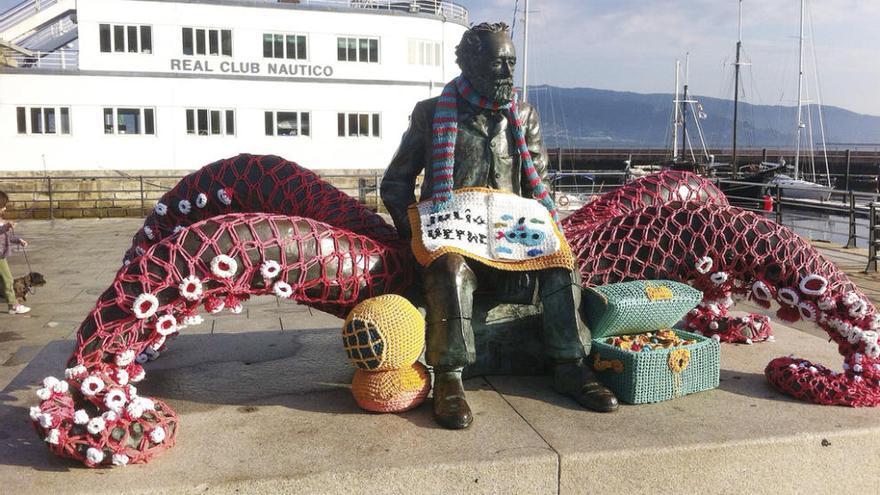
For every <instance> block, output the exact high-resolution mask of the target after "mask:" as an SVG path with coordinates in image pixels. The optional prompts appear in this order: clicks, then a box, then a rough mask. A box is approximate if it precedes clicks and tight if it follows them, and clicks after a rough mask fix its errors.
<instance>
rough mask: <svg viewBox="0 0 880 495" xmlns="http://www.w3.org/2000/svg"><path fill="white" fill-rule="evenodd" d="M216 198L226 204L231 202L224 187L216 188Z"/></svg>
mask: <svg viewBox="0 0 880 495" xmlns="http://www.w3.org/2000/svg"><path fill="white" fill-rule="evenodd" d="M217 199H219V200H220V202H221V203H223V204H224V205H226V206H229V205H231V204H232V198H231V197H230V196H229V193H228V192H226V189H218V190H217Z"/></svg>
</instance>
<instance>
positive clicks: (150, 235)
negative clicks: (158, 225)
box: [144, 225, 156, 241]
mask: <svg viewBox="0 0 880 495" xmlns="http://www.w3.org/2000/svg"><path fill="white" fill-rule="evenodd" d="M144 235H145V236H147V239H149V240H151V241H152V240H153V239H155V238H156V234H154V233H153V229H151V228H150V226H149V225H144Z"/></svg>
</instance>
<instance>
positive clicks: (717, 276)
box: [709, 272, 727, 285]
mask: <svg viewBox="0 0 880 495" xmlns="http://www.w3.org/2000/svg"><path fill="white" fill-rule="evenodd" d="M709 279H711V280H712V283H713V284H715V285H721V284H723V283H724V282H727V272H715V273H713V274H712V275H710V276H709Z"/></svg>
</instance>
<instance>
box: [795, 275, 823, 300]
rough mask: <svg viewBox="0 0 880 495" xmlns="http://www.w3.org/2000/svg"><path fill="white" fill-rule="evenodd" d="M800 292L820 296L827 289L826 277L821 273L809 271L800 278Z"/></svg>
mask: <svg viewBox="0 0 880 495" xmlns="http://www.w3.org/2000/svg"><path fill="white" fill-rule="evenodd" d="M798 286H799V288H800V289H801V292H802V293H804V294H806V295H808V296H821V295H822V294H824V293H825V291H826V290H827V289H828V279H826V278H825V277H823V276H821V275H816V274H815V273H811V274H809V275H807V276H806V277H804V278H802V279H801V282H800V284H798Z"/></svg>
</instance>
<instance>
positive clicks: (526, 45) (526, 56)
mask: <svg viewBox="0 0 880 495" xmlns="http://www.w3.org/2000/svg"><path fill="white" fill-rule="evenodd" d="M524 9H525V11H524V12H523V63H522V68H523V73H522V74H523V80H522V101H526V96H527V95H528V91H529V89H528V86H526V84H528V81H529V75H528V74H529V0H525V7H524Z"/></svg>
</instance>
